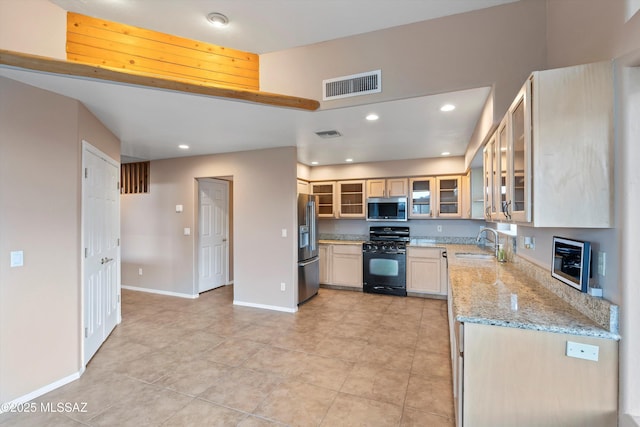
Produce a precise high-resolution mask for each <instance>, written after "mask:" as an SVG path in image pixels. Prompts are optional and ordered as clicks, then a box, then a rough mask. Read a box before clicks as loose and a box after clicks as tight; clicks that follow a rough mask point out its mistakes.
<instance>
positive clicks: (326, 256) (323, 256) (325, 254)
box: [318, 244, 331, 285]
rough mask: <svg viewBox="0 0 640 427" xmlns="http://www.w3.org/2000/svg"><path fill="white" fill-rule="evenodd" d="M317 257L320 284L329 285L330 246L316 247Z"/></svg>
mask: <svg viewBox="0 0 640 427" xmlns="http://www.w3.org/2000/svg"><path fill="white" fill-rule="evenodd" d="M318 256H319V257H320V283H322V284H325V285H326V284H330V283H331V282H330V281H329V280H330V278H331V245H324V244H320V245H318Z"/></svg>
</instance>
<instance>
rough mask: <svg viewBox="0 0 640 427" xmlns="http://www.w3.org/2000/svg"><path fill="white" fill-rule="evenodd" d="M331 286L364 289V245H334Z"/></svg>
mask: <svg viewBox="0 0 640 427" xmlns="http://www.w3.org/2000/svg"><path fill="white" fill-rule="evenodd" d="M331 249H332V253H331V284H332V285H337V286H348V287H352V288H360V289H362V245H333V247H332V248H331Z"/></svg>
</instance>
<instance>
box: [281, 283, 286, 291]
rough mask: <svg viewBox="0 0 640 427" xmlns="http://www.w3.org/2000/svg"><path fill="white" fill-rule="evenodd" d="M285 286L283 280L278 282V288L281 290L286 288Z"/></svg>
mask: <svg viewBox="0 0 640 427" xmlns="http://www.w3.org/2000/svg"><path fill="white" fill-rule="evenodd" d="M286 288H287V286H286V285H285V284H284V282H280V290H281V291H282V292H284V291H285V290H286Z"/></svg>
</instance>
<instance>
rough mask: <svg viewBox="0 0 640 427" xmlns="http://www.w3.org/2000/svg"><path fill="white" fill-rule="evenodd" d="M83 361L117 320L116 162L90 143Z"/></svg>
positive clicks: (85, 156)
mask: <svg viewBox="0 0 640 427" xmlns="http://www.w3.org/2000/svg"><path fill="white" fill-rule="evenodd" d="M82 165H83V173H84V176H83V180H82V233H83V251H84V253H83V256H84V258H83V310H84V316H83V321H84V364H85V365H86V364H87V363H88V362H89V360H90V359H91V358H92V357H93V355H94V354H95V353H96V352H97V351H98V348H100V345H102V343H103V342H104V341H105V340H106V339H107V337H108V336H109V334H110V333H111V331H112V330H113V328H115V326H116V324H118V323H119V322H120V245H119V237H120V194H119V191H118V181H119V176H120V166H119V164H118V163H117V162H115V161H114V160H113V159H110V158H109V157H108V156H106V155H105V154H103V153H101V152H100V151H99V150H97V149H96V148H95V147H92V146H91V145H89V144H88V143H84V144H83V152H82Z"/></svg>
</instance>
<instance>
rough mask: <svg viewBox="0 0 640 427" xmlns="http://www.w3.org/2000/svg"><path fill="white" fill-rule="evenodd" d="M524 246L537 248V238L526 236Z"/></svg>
mask: <svg viewBox="0 0 640 427" xmlns="http://www.w3.org/2000/svg"><path fill="white" fill-rule="evenodd" d="M524 247H525V248H526V249H532V250H533V249H535V248H536V238H535V237H525V238H524Z"/></svg>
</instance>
